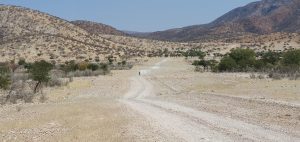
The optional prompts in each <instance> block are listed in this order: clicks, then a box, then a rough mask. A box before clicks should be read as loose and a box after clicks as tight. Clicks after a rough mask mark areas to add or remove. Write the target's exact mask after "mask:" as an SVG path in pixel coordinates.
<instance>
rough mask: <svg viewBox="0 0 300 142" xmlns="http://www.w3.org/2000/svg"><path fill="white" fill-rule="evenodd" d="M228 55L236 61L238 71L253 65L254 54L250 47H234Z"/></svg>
mask: <svg viewBox="0 0 300 142" xmlns="http://www.w3.org/2000/svg"><path fill="white" fill-rule="evenodd" d="M229 56H230V57H231V58H232V59H233V60H234V61H235V62H236V64H237V67H238V69H239V70H240V71H242V70H245V69H247V68H252V67H254V64H255V60H256V54H255V52H254V51H253V50H251V49H241V48H238V49H234V50H232V51H231V52H230V53H229Z"/></svg>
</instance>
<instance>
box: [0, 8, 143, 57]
mask: <svg viewBox="0 0 300 142" xmlns="http://www.w3.org/2000/svg"><path fill="white" fill-rule="evenodd" d="M0 19H1V20H0V53H1V55H0V56H1V58H0V61H7V60H12V59H16V60H17V59H19V58H26V60H28V61H34V60H39V59H45V60H51V61H56V62H64V61H66V60H90V61H95V60H96V59H97V60H98V59H100V60H105V59H106V57H107V56H114V57H117V58H118V57H123V56H142V55H146V54H147V52H146V50H144V49H142V48H141V47H139V48H136V47H131V46H127V45H122V44H119V43H115V42H112V41H109V40H107V39H105V38H102V37H101V36H99V35H93V34H90V33H89V32H88V31H86V30H84V29H82V28H80V27H78V26H76V25H74V24H72V23H70V22H68V21H66V20H63V19H60V18H58V17H55V16H51V15H48V14H46V13H42V12H39V11H36V10H31V9H28V8H23V7H16V6H6V5H0ZM142 51H143V52H142Z"/></svg>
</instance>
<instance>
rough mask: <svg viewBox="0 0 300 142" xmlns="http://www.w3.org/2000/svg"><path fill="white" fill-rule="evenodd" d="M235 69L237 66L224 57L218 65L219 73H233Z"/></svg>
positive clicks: (233, 61)
mask: <svg viewBox="0 0 300 142" xmlns="http://www.w3.org/2000/svg"><path fill="white" fill-rule="evenodd" d="M236 68H237V64H236V62H235V60H234V59H232V58H231V57H228V56H227V57H224V58H223V59H222V60H221V62H220V63H219V65H218V69H219V71H234V70H235V69H236Z"/></svg>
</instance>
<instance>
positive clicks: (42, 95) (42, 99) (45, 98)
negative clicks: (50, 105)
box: [39, 94, 48, 103]
mask: <svg viewBox="0 0 300 142" xmlns="http://www.w3.org/2000/svg"><path fill="white" fill-rule="evenodd" d="M47 99H48V98H47V96H46V95H45V94H41V95H40V98H39V101H40V102H41V103H45V102H46V101H47Z"/></svg>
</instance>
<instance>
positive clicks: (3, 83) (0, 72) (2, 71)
mask: <svg viewBox="0 0 300 142" xmlns="http://www.w3.org/2000/svg"><path fill="white" fill-rule="evenodd" d="M10 84H11V80H10V72H9V68H8V67H7V66H0V89H4V90H6V89H8V88H9V86H10Z"/></svg>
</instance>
